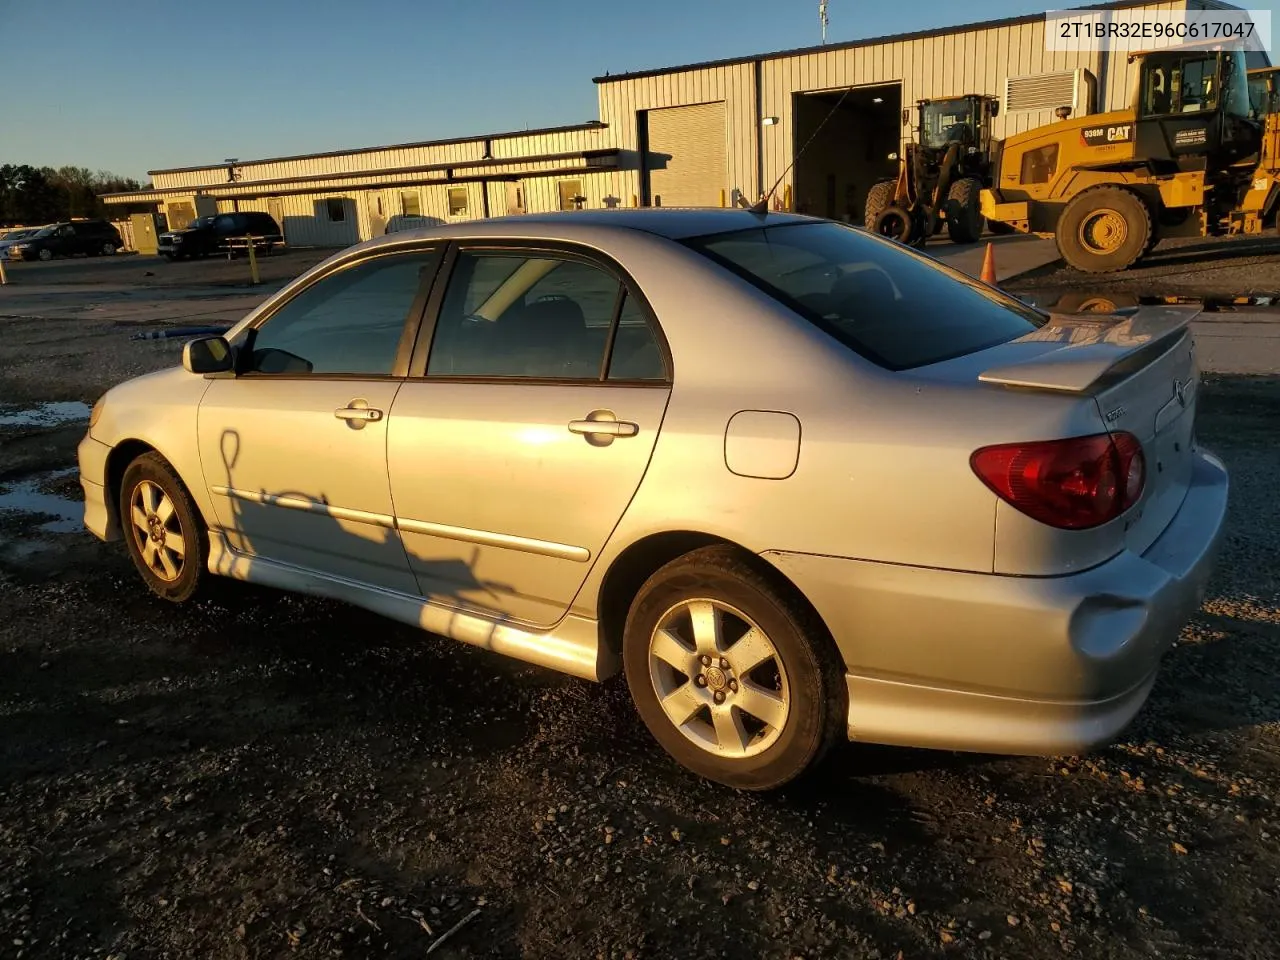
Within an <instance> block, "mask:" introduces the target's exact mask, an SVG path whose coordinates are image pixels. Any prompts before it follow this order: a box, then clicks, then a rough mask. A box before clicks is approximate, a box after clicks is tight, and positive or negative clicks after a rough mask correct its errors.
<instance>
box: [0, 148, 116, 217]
mask: <svg viewBox="0 0 1280 960" xmlns="http://www.w3.org/2000/svg"><path fill="white" fill-rule="evenodd" d="M138 189H140V186H139V184H138V181H137V180H133V179H130V178H129V177H121V176H118V175H116V174H114V173H110V172H108V171H106V170H99V171H98V172H97V173H94V172H93V171H92V170H89V169H87V168H85V167H59V168H58V169H56V170H55V169H54V168H53V167H33V166H30V165H28V164H24V163H21V164H15V163H6V164H0V225H4V226H11V225H16V224H23V225H34V224H40V223H52V222H53V221H56V220H70V219H71V218H73V217H101V216H106V215H107V211H106V206H105V205H104V204H103V202H102V201H101V200H99V199H98V196H97V195H98V194H100V193H118V192H121V191H124V190H138Z"/></svg>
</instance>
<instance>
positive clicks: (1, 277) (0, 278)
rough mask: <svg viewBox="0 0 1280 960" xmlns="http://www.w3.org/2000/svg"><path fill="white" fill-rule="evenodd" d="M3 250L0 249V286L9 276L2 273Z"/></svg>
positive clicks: (6, 281)
mask: <svg viewBox="0 0 1280 960" xmlns="http://www.w3.org/2000/svg"><path fill="white" fill-rule="evenodd" d="M4 261H5V251H3V250H0V287H3V286H4V285H5V284H6V283H8V282H9V278H8V277H6V276H5V275H4Z"/></svg>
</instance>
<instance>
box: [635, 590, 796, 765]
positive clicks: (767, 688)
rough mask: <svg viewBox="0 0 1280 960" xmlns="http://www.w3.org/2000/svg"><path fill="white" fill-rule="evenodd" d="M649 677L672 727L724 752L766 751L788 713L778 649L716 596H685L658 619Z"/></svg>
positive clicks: (787, 690)
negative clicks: (687, 597)
mask: <svg viewBox="0 0 1280 960" xmlns="http://www.w3.org/2000/svg"><path fill="white" fill-rule="evenodd" d="M649 677H650V680H651V681H652V683H653V689H654V691H655V692H656V693H657V696H658V703H659V705H660V706H661V707H662V711H663V713H665V714H666V716H667V719H668V720H669V721H670V722H671V723H672V725H673V726H674V727H675V728H676V729H677V730H679V731H680V733H681V734H683V735H684V736H685V737H686V738H687V739H688V740H690V741H691V742H693V743H694V744H696V745H697V746H699V747H701V748H702V749H703V750H706V751H708V752H709V753H713V754H716V755H719V756H723V757H732V758H741V757H751V756H754V755H756V754H759V753H761V752H762V751H764V750H767V749H768V748H769V747H770V746H771V745H772V744H773V743H774V742H775V741H776V740H777V739H778V736H779V735H780V734H781V733H782V730H783V728H784V727H785V726H786V723H787V717H788V715H789V713H790V708H791V700H790V687H789V684H788V682H787V673H786V669H785V667H784V666H783V663H782V658H781V657H780V656H779V655H778V651H777V648H776V647H775V646H774V645H773V642H772V641H771V640H770V639H769V637H768V635H767V634H766V633H765V632H764V631H763V630H762V629H760V627H759V626H758V625H757V624H755V623H753V622H752V621H751V620H750V619H749V618H748V617H747V616H746V615H745V614H743V613H742V612H741V611H739V610H737V609H735V608H733V607H731V606H729V605H728V604H725V603H722V602H720V601H718V600H709V599H691V600H685V601H682V602H681V603H678V604H676V605H675V606H674V607H672V608H671V609H670V610H668V611H667V612H666V613H664V614H663V615H662V617H660V618H659V620H658V625H657V626H656V627H655V628H654V631H653V633H652V635H651V636H650V638H649Z"/></svg>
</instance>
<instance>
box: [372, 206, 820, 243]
mask: <svg viewBox="0 0 1280 960" xmlns="http://www.w3.org/2000/svg"><path fill="white" fill-rule="evenodd" d="M817 222H820V221H819V220H817V219H816V218H814V217H804V216H799V215H797V214H792V213H773V212H770V213H767V214H756V213H752V212H750V211H749V210H733V209H721V208H719V207H642V208H638V209H637V208H629V209H616V210H566V211H561V212H555V213H521V214H514V215H511V216H505V217H491V218H489V219H485V220H468V221H465V222H463V223H452V224H445V225H443V226H430V227H419V228H415V229H411V230H403V231H398V232H396V233H394V234H389V235H387V236H386V237H379V238H377V239H376V240H371V241H367V243H368V244H370V245H376V244H380V243H383V242H395V243H403V242H404V241H405V240H410V239H413V238H415V237H422V238H424V239H430V238H435V237H439V238H442V239H449V238H455V237H456V238H462V237H495V238H496V237H509V238H513V239H541V240H556V239H563V240H572V239H574V238H575V237H580V236H581V235H582V233H583V232H584V231H583V229H582V228H586V232H591V233H594V234H598V233H599V231H600V230H601V229H602V228H603V229H605V230H617V231H622V232H638V233H649V234H654V235H656V236H660V237H666V238H668V239H671V240H683V239H686V238H688V237H699V236H705V235H707V234H712V233H726V232H729V231H733V230H749V229H751V228H753V227H761V226H773V225H777V224H780V223H817Z"/></svg>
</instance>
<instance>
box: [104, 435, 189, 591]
mask: <svg viewBox="0 0 1280 960" xmlns="http://www.w3.org/2000/svg"><path fill="white" fill-rule="evenodd" d="M119 503H120V526H121V528H122V529H123V530H124V535H125V536H124V539H125V544H126V545H127V547H128V550H129V557H130V558H131V559H132V560H133V565H134V566H135V567H136V568H137V570H138V573H139V574H141V576H142V579H143V581H145V582H146V584H147V586H148V587H149V588H150V589H151V592H152V593H154V594H155V595H156V596H158V597H162V598H164V599H165V600H169V601H172V602H174V603H181V602H182V601H184V600H188V599H190V598H191V597H192V596H193V595H194V594H195V593H196V591H197V590H198V589H199V588H200V587H201V585H202V583H203V581H204V580H206V579H208V577H209V573H208V571H207V570H206V569H205V563H206V560H207V558H208V556H209V535H208V533H207V532H206V530H205V528H204V524H203V523H201V522H200V517H199V513H198V512H197V510H196V506H195V504H194V503H193V502H192V500H191V496H190V494H188V493H187V488H186V487H185V486H184V485H183V483H182V480H181V479H179V477H178V475H177V474H176V473H175V472H174V470H173V467H171V466H170V465H169V462H168V461H167V460H165V459H164V458H163V457H162V456H160V454H158V453H155V452H151V453H144V454H143V455H142V456H140V457H138V458H137V459H136V460H134V461H133V462H132V463H131V464H129V466H128V468H127V469H126V470H125V472H124V482H123V483H122V484H121V485H120V501H119Z"/></svg>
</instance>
